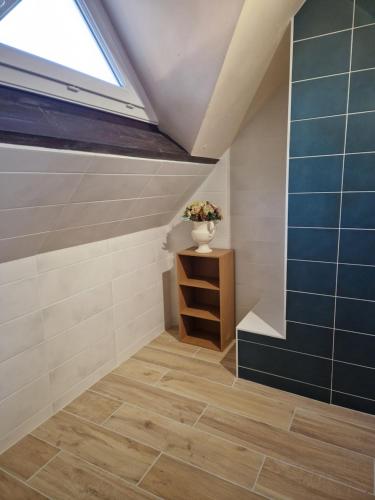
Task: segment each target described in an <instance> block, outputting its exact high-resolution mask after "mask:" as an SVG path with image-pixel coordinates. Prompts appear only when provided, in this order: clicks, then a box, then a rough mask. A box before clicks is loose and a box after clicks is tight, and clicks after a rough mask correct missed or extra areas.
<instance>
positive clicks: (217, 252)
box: [178, 247, 233, 259]
mask: <svg viewBox="0 0 375 500" xmlns="http://www.w3.org/2000/svg"><path fill="white" fill-rule="evenodd" d="M196 248H197V247H191V248H187V249H186V250H182V251H181V252H178V255H186V256H188V257H203V258H207V259H218V258H219V257H222V256H223V255H227V254H232V253H233V250H228V249H225V248H213V249H212V252H210V253H197V252H196V251H195V249H196Z"/></svg>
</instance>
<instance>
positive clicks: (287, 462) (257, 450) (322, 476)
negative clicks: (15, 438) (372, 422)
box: [38, 410, 356, 489]
mask: <svg viewBox="0 0 375 500" xmlns="http://www.w3.org/2000/svg"><path fill="white" fill-rule="evenodd" d="M63 411H64V410H63ZM226 411H228V410H226ZM66 413H69V412H66ZM74 416H75V417H77V416H76V415H74ZM78 418H81V417H78ZM248 418H249V417H248ZM81 419H82V420H86V419H83V418H81ZM88 422H89V423H91V424H92V422H90V421H88ZM94 425H98V424H94ZM184 425H186V424H184ZM99 427H101V425H99ZM104 429H106V430H108V428H105V427H104ZM112 432H115V431H112ZM203 432H204V431H203ZM115 433H116V432H115ZM119 434H120V433H119ZM120 435H122V434H120ZM215 437H216V438H218V436H215ZM38 439H40V438H38ZM227 441H229V442H231V443H232V444H233V441H230V440H229V439H228V440H227ZM47 442H48V441H47ZM49 444H52V443H49ZM145 445H146V444H145ZM146 446H148V447H150V446H149V445H146ZM333 446H335V445H333ZM250 450H251V448H250ZM252 451H254V452H257V453H259V454H262V453H260V452H259V451H258V450H252ZM346 451H348V452H351V453H356V452H352V451H351V450H348V449H346ZM159 456H160V455H159ZM271 458H272V457H271ZM285 463H288V462H285ZM189 465H191V464H189ZM291 465H295V464H291ZM194 467H196V466H194ZM196 468H199V467H196ZM201 470H204V469H201ZM304 470H308V469H304ZM206 472H207V471H206ZM310 472H313V471H310ZM313 473H314V474H315V472H313ZM210 474H211V473H210ZM116 477H117V476H116ZM322 477H326V476H322ZM328 479H331V480H332V478H331V477H329V476H328ZM225 480H226V481H228V480H227V479H225ZM229 482H230V481H229ZM336 482H340V481H336ZM341 484H344V485H346V486H349V485H348V484H346V483H341ZM241 487H242V486H241ZM350 487H351V486H350ZM354 489H356V488H354Z"/></svg>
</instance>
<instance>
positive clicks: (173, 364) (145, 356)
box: [134, 347, 234, 385]
mask: <svg viewBox="0 0 375 500" xmlns="http://www.w3.org/2000/svg"><path fill="white" fill-rule="evenodd" d="M134 358H135V359H138V360H141V361H145V362H147V363H153V364H154V365H157V366H162V367H165V368H168V369H171V370H179V371H183V372H187V373H191V374H194V375H196V376H197V377H202V378H206V379H208V380H213V381H214V382H219V383H221V384H226V385H232V384H233V382H234V377H233V375H232V374H231V373H230V372H229V371H228V370H226V369H225V368H224V367H223V366H221V365H218V364H216V365H215V364H213V363H209V362H207V361H202V360H200V359H196V358H189V357H187V356H181V355H179V354H174V353H171V352H167V351H162V350H160V349H152V348H150V347H144V348H143V349H141V350H140V351H138V352H137V353H136V354H135V355H134Z"/></svg>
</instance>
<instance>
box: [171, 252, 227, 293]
mask: <svg viewBox="0 0 375 500" xmlns="http://www.w3.org/2000/svg"><path fill="white" fill-rule="evenodd" d="M197 255H199V254H197ZM177 272H178V280H179V282H181V281H184V280H191V279H192V280H197V281H201V282H203V281H207V282H208V283H212V282H214V283H215V285H216V284H217V286H219V260H218V259H208V258H206V257H193V258H192V257H190V256H188V255H179V256H178V262H177ZM202 288H203V287H202Z"/></svg>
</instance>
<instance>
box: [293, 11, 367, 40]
mask: <svg viewBox="0 0 375 500" xmlns="http://www.w3.org/2000/svg"><path fill="white" fill-rule="evenodd" d="M353 19H354V17H353ZM374 25H375V23H368V24H361V25H359V26H355V25H354V22H353V24H352V27H351V28H344V29H342V30H337V31H329V32H328V33H321V34H320V35H314V36H309V37H306V38H297V39H295V40H293V43H299V42H305V41H306V40H313V39H315V38H322V37H325V36H330V35H336V33H344V32H346V31H350V30H351V29H355V30H357V29H361V28H367V27H368V26H374Z"/></svg>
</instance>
